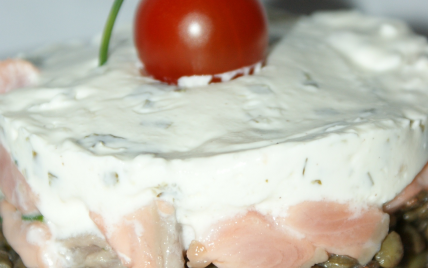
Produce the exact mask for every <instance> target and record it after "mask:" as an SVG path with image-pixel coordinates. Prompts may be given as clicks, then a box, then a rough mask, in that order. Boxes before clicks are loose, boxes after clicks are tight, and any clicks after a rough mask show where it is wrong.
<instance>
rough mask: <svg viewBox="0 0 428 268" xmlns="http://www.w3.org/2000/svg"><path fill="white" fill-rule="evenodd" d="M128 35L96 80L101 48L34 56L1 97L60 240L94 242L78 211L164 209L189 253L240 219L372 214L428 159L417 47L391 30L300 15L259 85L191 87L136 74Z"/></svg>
mask: <svg viewBox="0 0 428 268" xmlns="http://www.w3.org/2000/svg"><path fill="white" fill-rule="evenodd" d="M278 27H279V26H277V28H275V27H273V31H279V32H281V30H278V29H279V28H278ZM129 36H131V34H130V31H125V32H120V33H118V34H117V35H116V37H115V38H116V40H115V41H114V45H113V49H112V51H113V53H112V55H111V58H110V60H109V62H108V64H107V65H106V66H105V67H101V68H98V67H96V65H97V59H96V55H97V52H96V50H97V44H96V42H94V43H95V44H91V45H90V46H88V44H67V45H64V46H52V47H49V48H44V49H41V50H39V51H37V52H34V53H30V54H28V55H26V57H28V58H29V59H31V60H33V61H34V62H35V63H36V64H39V65H40V66H41V68H42V75H41V77H40V81H39V84H38V86H37V87H34V88H27V89H20V90H16V91H14V92H12V93H10V94H6V95H3V96H0V114H1V116H0V126H1V128H2V129H3V131H2V132H1V136H0V137H1V143H2V144H3V145H4V146H5V147H6V149H7V150H8V151H9V152H10V153H11V155H12V158H13V160H16V163H17V164H18V167H19V169H20V170H21V172H22V173H24V174H25V175H26V178H27V181H28V183H29V184H30V186H31V188H32V189H33V190H34V192H35V193H37V194H38V196H39V198H40V201H39V203H38V208H39V209H40V212H41V213H42V214H43V215H44V217H45V220H46V221H47V223H48V225H49V226H50V228H51V230H52V232H53V234H54V236H55V237H58V238H65V237H69V236H73V235H78V234H85V233H95V234H97V235H101V234H100V233H99V231H98V229H97V228H96V226H95V225H94V223H93V222H92V220H91V219H90V218H89V216H88V213H89V211H94V212H97V213H99V214H101V215H103V216H104V217H105V219H106V220H107V222H109V223H110V224H113V223H114V222H116V221H117V220H118V219H120V218H121V217H122V216H123V215H126V214H128V213H131V212H133V211H135V210H136V209H138V208H141V207H142V206H145V205H147V204H148V203H150V202H151V201H152V200H154V199H156V198H158V196H159V198H160V199H163V200H166V201H168V202H171V203H172V204H174V206H175V208H176V215H177V221H178V223H180V224H182V225H183V239H184V245H185V247H187V246H188V244H189V243H190V241H191V240H192V239H194V238H195V237H198V236H200V235H202V234H203V233H204V232H206V230H207V228H209V226H210V225H211V224H212V223H215V222H217V221H219V220H221V219H225V218H227V217H231V216H234V215H236V214H240V213H245V211H247V210H248V209H254V210H257V211H259V212H261V213H264V214H271V215H274V216H286V214H287V208H288V207H289V206H292V205H295V204H298V203H300V202H303V201H305V200H313V201H316V200H331V201H337V202H341V203H346V202H349V203H351V204H353V205H354V206H355V209H356V211H357V210H358V209H361V208H362V207H365V206H368V205H371V206H377V207H380V206H382V204H384V203H385V202H387V201H389V200H391V199H392V198H394V197H395V196H396V195H397V194H398V193H399V192H401V191H402V189H403V188H404V187H405V186H406V185H408V184H409V183H410V182H411V181H412V179H413V178H414V176H415V175H416V174H417V173H418V172H419V171H420V170H421V168H422V166H423V165H424V164H425V163H426V161H427V160H428V152H427V149H426V143H427V132H426V131H425V125H426V121H427V115H428V106H427V105H426V103H428V58H427V54H428V53H427V45H426V40H425V39H424V38H422V37H418V36H416V35H414V34H412V33H411V32H410V31H409V30H408V28H407V27H406V26H405V25H404V24H402V23H401V22H397V21H395V20H388V19H379V18H372V17H366V16H363V15H361V14H359V13H353V12H349V13H348V12H344V13H320V14H317V15H315V16H312V17H309V18H303V19H301V20H299V21H298V22H297V23H296V25H294V27H293V28H292V30H291V31H290V32H287V33H286V35H285V38H283V39H282V40H281V41H279V42H278V43H277V44H276V45H275V47H274V49H273V50H272V51H271V53H270V55H269V58H268V61H267V65H266V66H265V67H263V68H262V69H261V70H260V71H259V72H258V73H257V74H255V75H252V76H245V77H241V78H238V79H236V80H233V81H230V82H225V83H219V84H213V85H209V86H199V87H198V86H195V87H191V88H183V87H182V88H177V87H174V86H167V85H164V84H160V83H158V82H156V81H154V80H152V79H151V78H149V77H142V76H140V75H139V72H138V65H139V64H138V60H137V58H136V53H135V51H134V47H133V44H132V42H131V41H130V40H129V39H130V38H129ZM33 152H36V154H37V157H34V153H33Z"/></svg>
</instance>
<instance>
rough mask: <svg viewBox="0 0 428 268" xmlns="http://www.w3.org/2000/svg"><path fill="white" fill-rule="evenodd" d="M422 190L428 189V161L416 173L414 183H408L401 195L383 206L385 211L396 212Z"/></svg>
mask: <svg viewBox="0 0 428 268" xmlns="http://www.w3.org/2000/svg"><path fill="white" fill-rule="evenodd" d="M422 190H428V163H427V164H426V165H425V166H424V168H423V169H422V170H421V172H419V174H418V175H416V177H415V179H414V180H413V181H412V183H410V184H409V185H407V187H406V188H404V190H403V191H402V192H401V193H400V194H399V195H397V196H396V197H395V198H394V199H393V200H391V201H389V202H388V203H386V204H385V205H384V206H383V209H384V211H385V212H388V213H394V212H395V211H397V210H398V209H400V207H402V206H403V205H404V204H405V203H406V202H407V201H409V200H410V199H412V198H413V197H414V196H415V195H417V194H418V193H419V192H420V191H422Z"/></svg>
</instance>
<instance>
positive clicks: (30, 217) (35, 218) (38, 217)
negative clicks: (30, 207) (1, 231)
mask: <svg viewBox="0 0 428 268" xmlns="http://www.w3.org/2000/svg"><path fill="white" fill-rule="evenodd" d="M21 219H22V220H23V221H43V215H40V214H36V215H22V216H21Z"/></svg>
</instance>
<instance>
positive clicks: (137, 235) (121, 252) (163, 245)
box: [91, 201, 184, 268]
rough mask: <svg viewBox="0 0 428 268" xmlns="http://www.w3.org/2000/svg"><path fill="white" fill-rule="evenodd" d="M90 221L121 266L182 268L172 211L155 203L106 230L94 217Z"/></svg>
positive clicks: (163, 205)
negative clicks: (100, 232) (111, 249)
mask: <svg viewBox="0 0 428 268" xmlns="http://www.w3.org/2000/svg"><path fill="white" fill-rule="evenodd" d="M91 218H92V219H93V220H94V222H95V224H96V225H97V226H98V227H99V228H100V230H101V231H102V232H103V233H104V235H105V236H106V239H107V241H108V243H109V244H110V245H111V247H112V248H113V249H114V250H115V251H116V253H117V254H118V256H119V257H120V259H121V260H122V263H123V264H124V265H125V266H126V267H132V268H178V267H184V259H183V249H182V245H181V243H180V240H179V232H178V227H177V223H176V220H175V210H174V208H173V207H172V206H171V205H169V204H167V203H165V202H163V201H157V202H154V203H153V204H151V205H149V206H146V207H144V208H141V209H139V210H137V211H136V212H134V213H131V214H129V215H127V216H125V217H124V218H123V219H121V220H120V221H119V223H117V224H115V225H114V226H107V225H106V222H105V220H104V219H103V218H102V216H100V215H99V214H96V213H91Z"/></svg>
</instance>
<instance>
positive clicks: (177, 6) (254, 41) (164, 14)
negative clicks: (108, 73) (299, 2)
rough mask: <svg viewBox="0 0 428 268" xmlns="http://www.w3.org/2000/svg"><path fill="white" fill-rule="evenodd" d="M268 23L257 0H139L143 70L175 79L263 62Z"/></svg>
mask: <svg viewBox="0 0 428 268" xmlns="http://www.w3.org/2000/svg"><path fill="white" fill-rule="evenodd" d="M267 27H268V25H267V19H266V14H265V11H264V8H263V5H262V4H261V3H260V1H258V0H142V1H141V3H140V5H139V7H138V10H137V13H136V19H135V30H134V34H135V42H136V47H137V50H138V55H139V57H140V59H141V61H142V62H143V64H144V66H145V69H146V71H147V72H148V73H149V74H150V75H152V76H153V77H154V78H156V79H159V80H161V81H164V82H167V83H176V82H177V79H178V78H180V77H183V76H192V75H214V74H220V73H225V72H228V71H233V70H236V69H239V68H242V67H245V66H249V65H252V64H255V63H258V62H261V61H263V60H264V57H265V54H266V50H267V45H268V28H267Z"/></svg>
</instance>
